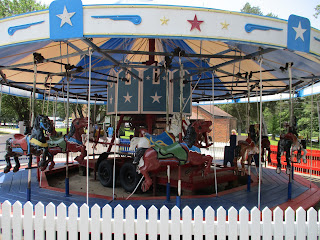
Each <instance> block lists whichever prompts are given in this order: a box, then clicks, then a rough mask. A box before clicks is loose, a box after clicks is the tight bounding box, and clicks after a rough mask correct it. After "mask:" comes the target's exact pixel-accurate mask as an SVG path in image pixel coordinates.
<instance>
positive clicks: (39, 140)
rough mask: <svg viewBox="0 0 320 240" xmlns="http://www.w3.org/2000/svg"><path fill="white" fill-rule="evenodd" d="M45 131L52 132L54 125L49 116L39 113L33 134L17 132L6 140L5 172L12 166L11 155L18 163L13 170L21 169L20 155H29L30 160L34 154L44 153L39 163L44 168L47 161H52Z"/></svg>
mask: <svg viewBox="0 0 320 240" xmlns="http://www.w3.org/2000/svg"><path fill="white" fill-rule="evenodd" d="M44 131H46V132H48V133H51V132H52V125H51V122H50V119H49V118H48V117H47V116H43V115H39V116H37V117H36V118H35V121H34V124H33V127H32V130H31V134H28V135H22V134H15V135H14V137H13V138H9V139H8V140H7V141H6V149H7V154H6V155H5V159H6V162H7V166H6V167H5V168H4V170H3V172H4V173H8V172H9V171H10V169H11V167H12V166H11V162H10V157H13V158H14V160H15V163H16V165H15V167H14V168H13V172H17V171H19V168H20V162H19V157H20V156H23V155H27V156H29V159H30V160H31V159H32V155H35V156H40V155H42V159H41V161H40V162H39V164H38V166H39V167H40V169H42V170H43V167H44V166H47V165H46V162H47V161H50V162H52V159H53V157H52V155H51V153H50V152H49V150H48V143H47V139H46V136H45V135H44ZM47 158H48V160H47Z"/></svg>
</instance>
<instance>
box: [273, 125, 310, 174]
mask: <svg viewBox="0 0 320 240" xmlns="http://www.w3.org/2000/svg"><path fill="white" fill-rule="evenodd" d="M294 151H297V161H298V163H300V161H301V158H302V159H303V162H304V163H307V160H306V153H307V151H306V143H305V141H301V142H300V141H299V139H298V138H297V136H296V135H295V134H294V133H293V132H292V131H290V129H289V133H287V134H281V136H280V140H279V142H278V151H277V163H278V164H277V169H276V172H277V173H281V155H283V154H284V152H286V162H287V171H286V173H287V174H289V173H290V172H291V156H292V155H293V152H294ZM302 151H303V156H301V152H302Z"/></svg>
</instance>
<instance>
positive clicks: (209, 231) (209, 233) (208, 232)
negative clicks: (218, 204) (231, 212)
mask: <svg viewBox="0 0 320 240" xmlns="http://www.w3.org/2000/svg"><path fill="white" fill-rule="evenodd" d="M205 215H206V223H205V226H204V231H205V239H206V240H214V239H215V234H216V233H215V229H214V228H215V226H214V217H215V213H214V210H213V208H212V207H207V209H206V211H205Z"/></svg>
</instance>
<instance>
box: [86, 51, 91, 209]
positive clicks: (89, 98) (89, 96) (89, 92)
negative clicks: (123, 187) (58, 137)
mask: <svg viewBox="0 0 320 240" xmlns="http://www.w3.org/2000/svg"><path fill="white" fill-rule="evenodd" d="M91 54H92V52H91V49H90V48H89V86H88V88H89V89H88V130H87V169H86V170H87V174H86V175H87V176H86V179H87V204H89V160H90V159H89V143H90V140H89V136H90V102H91Z"/></svg>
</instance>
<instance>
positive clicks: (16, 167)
mask: <svg viewBox="0 0 320 240" xmlns="http://www.w3.org/2000/svg"><path fill="white" fill-rule="evenodd" d="M19 168H20V166H15V167H14V168H13V170H12V171H13V172H18V171H19Z"/></svg>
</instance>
